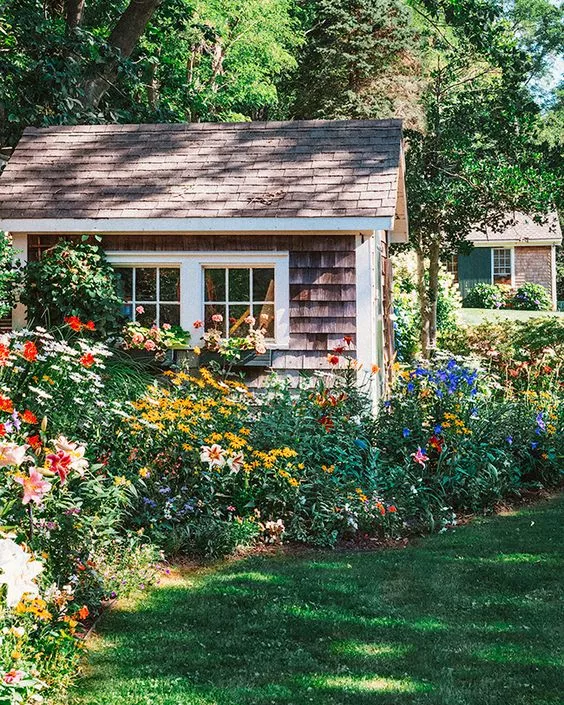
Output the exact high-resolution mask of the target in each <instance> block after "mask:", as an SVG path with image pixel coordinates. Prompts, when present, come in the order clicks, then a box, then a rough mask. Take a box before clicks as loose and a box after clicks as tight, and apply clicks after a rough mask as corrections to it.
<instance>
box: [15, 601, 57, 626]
mask: <svg viewBox="0 0 564 705" xmlns="http://www.w3.org/2000/svg"><path fill="white" fill-rule="evenodd" d="M15 612H16V614H32V615H33V616H34V617H35V618H36V619H41V620H43V621H45V622H48V621H49V620H50V619H51V616H52V615H51V612H49V610H48V609H47V603H46V602H45V600H42V599H41V598H40V597H33V598H31V597H28V596H24V597H23V598H22V599H21V600H20V601H19V602H18V604H17V605H16V607H15Z"/></svg>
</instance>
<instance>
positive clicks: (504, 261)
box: [493, 248, 511, 277]
mask: <svg viewBox="0 0 564 705" xmlns="http://www.w3.org/2000/svg"><path fill="white" fill-rule="evenodd" d="M493 274H494V276H503V277H510V276H511V250H509V249H505V248H496V249H494V252H493Z"/></svg>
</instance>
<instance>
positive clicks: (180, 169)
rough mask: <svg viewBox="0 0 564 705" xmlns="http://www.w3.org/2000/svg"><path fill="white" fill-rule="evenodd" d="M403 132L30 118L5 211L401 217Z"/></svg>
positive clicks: (361, 124)
mask: <svg viewBox="0 0 564 705" xmlns="http://www.w3.org/2000/svg"><path fill="white" fill-rule="evenodd" d="M401 139H402V135H401V121H400V120H356V121H349V120H347V121H305V122H297V121H296V122H277V123H276V122H266V123H265V122H252V123H235V124H225V123H223V124H212V123H192V124H166V125H164V124H162V125H79V126H69V127H66V126H65V127H49V128H39V129H38V128H28V129H26V130H25V132H24V134H23V137H22V138H21V140H20V142H19V144H18V146H17V147H16V149H15V150H14V153H13V154H12V156H11V158H10V161H9V163H8V166H7V167H6V168H5V170H4V173H3V174H2V176H1V177H0V219H19V218H22V219H45V218H48V219H53V218H95V219H103V218H114V219H115V218H159V217H166V218H222V217H226V218H232V217H239V218H241V217H244V218H249V217H251V218H252V217H261V218H267V217H268V218H290V217H341V218H342V217H345V218H346V217H371V218H376V217H391V218H393V217H394V216H395V215H396V204H397V202H398V186H400V183H401V181H402V178H403V177H402V174H401V159H402V157H401ZM399 198H400V201H401V202H402V203H403V198H402V194H401V193H400V197H399Z"/></svg>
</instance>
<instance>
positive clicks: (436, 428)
mask: <svg viewBox="0 0 564 705" xmlns="http://www.w3.org/2000/svg"><path fill="white" fill-rule="evenodd" d="M433 431H434V432H435V433H442V432H443V427H442V426H441V424H440V423H438V424H437V425H436V426H435V428H434V429H433Z"/></svg>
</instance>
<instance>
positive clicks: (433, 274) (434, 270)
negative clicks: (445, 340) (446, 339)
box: [428, 242, 440, 357]
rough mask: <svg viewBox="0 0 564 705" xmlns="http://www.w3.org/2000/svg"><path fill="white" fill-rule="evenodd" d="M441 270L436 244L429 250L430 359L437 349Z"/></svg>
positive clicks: (437, 245)
mask: <svg viewBox="0 0 564 705" xmlns="http://www.w3.org/2000/svg"><path fill="white" fill-rule="evenodd" d="M439 269H440V249H439V243H438V242H434V243H433V244H432V245H431V247H430V250H429V293H428V310H429V350H428V352H429V357H432V356H433V355H434V353H435V351H436V349H437V301H438V298H439Z"/></svg>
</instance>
